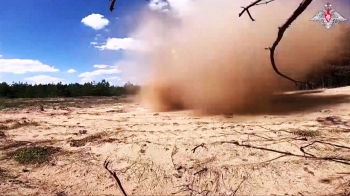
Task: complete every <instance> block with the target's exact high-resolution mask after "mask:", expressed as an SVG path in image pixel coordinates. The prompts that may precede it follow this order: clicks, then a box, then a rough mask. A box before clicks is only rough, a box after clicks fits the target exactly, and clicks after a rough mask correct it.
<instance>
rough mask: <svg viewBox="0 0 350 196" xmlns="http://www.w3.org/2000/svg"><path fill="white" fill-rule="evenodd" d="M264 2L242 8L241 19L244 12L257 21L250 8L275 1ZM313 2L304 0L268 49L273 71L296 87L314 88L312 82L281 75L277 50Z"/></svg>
mask: <svg viewBox="0 0 350 196" xmlns="http://www.w3.org/2000/svg"><path fill="white" fill-rule="evenodd" d="M261 1H262V0H257V1H255V2H253V3H251V4H250V5H248V6H247V7H242V8H243V10H242V12H241V13H240V14H239V15H238V16H239V17H241V16H242V14H243V13H244V12H247V13H248V15H249V17H250V19H251V20H252V21H255V20H254V19H253V17H252V16H251V14H250V12H249V8H251V7H253V6H257V5H262V4H267V3H270V2H272V1H273V0H271V1H265V3H261ZM311 2H312V0H303V1H302V2H301V3H300V5H299V7H298V8H297V9H296V10H295V11H294V13H293V14H292V16H291V17H290V18H289V19H288V20H287V22H285V23H284V24H283V25H282V26H281V27H279V28H278V34H277V38H276V40H275V42H274V43H273V45H272V47H269V48H267V49H269V50H270V60H271V65H272V68H273V70H274V71H275V72H276V73H277V74H278V75H280V76H282V77H284V78H286V79H288V80H290V81H292V82H294V83H295V85H296V86H297V85H298V83H303V84H306V85H309V86H311V87H312V86H313V85H312V84H311V83H310V82H307V81H306V82H305V81H298V80H294V79H292V78H290V77H288V76H286V75H284V74H283V73H281V72H280V71H279V70H278V69H277V66H276V62H275V51H276V48H277V46H278V44H279V42H280V41H281V40H282V38H283V34H284V32H285V31H286V30H287V28H288V27H290V25H291V24H292V23H293V22H294V21H295V20H296V19H297V18H298V17H299V16H300V14H302V13H303V12H304V11H305V9H306V8H307V7H308V6H309V5H310V4H311Z"/></svg>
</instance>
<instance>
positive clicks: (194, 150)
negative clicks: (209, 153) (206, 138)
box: [192, 143, 206, 153]
mask: <svg viewBox="0 0 350 196" xmlns="http://www.w3.org/2000/svg"><path fill="white" fill-rule="evenodd" d="M199 147H202V148H206V147H205V144H204V143H202V144H200V145H198V146H196V147H194V148H193V149H192V152H193V153H195V152H196V150H197V148H199Z"/></svg>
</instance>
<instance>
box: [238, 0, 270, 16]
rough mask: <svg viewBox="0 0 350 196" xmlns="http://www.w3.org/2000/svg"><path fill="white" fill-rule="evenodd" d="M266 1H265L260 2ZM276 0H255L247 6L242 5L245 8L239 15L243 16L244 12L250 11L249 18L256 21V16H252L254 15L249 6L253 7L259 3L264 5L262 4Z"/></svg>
mask: <svg viewBox="0 0 350 196" xmlns="http://www.w3.org/2000/svg"><path fill="white" fill-rule="evenodd" d="M262 1H264V2H263V3H260V2H262ZM272 1H274V0H270V1H265V0H257V1H254V2H253V3H251V4H250V5H248V6H247V7H241V8H243V10H242V12H241V13H239V14H238V16H239V17H241V16H242V15H243V14H244V12H247V13H248V16H249V18H250V19H251V20H252V21H255V20H254V18H253V17H252V15H251V14H250V11H249V8H251V7H253V6H257V5H262V4H268V3H270V2H272Z"/></svg>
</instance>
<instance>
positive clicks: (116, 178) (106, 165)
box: [103, 160, 128, 196]
mask: <svg viewBox="0 0 350 196" xmlns="http://www.w3.org/2000/svg"><path fill="white" fill-rule="evenodd" d="M110 163H111V162H110V161H108V160H105V162H104V164H103V165H104V168H105V169H106V170H107V171H108V172H109V173H110V174H111V175H112V176H113V178H114V179H115V180H116V181H117V184H118V186H119V188H120V190H121V191H122V192H123V195H124V196H128V195H127V194H126V192H125V190H124V188H123V186H122V183H121V182H120V180H119V178H118V176H117V174H116V173H115V172H112V171H111V170H110V169H108V166H109V164H110Z"/></svg>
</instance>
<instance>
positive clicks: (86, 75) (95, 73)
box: [78, 69, 121, 81]
mask: <svg viewBox="0 0 350 196" xmlns="http://www.w3.org/2000/svg"><path fill="white" fill-rule="evenodd" d="M118 73H121V71H120V70H119V69H97V70H94V71H92V72H84V73H82V74H80V75H79V76H78V77H80V78H82V79H81V80H82V81H92V80H94V79H95V77H97V76H103V75H111V74H118Z"/></svg>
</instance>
